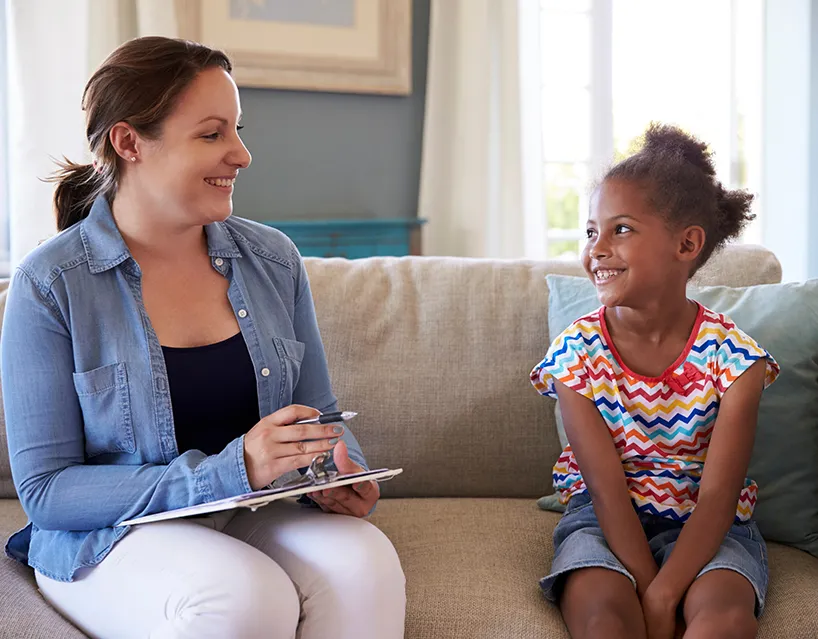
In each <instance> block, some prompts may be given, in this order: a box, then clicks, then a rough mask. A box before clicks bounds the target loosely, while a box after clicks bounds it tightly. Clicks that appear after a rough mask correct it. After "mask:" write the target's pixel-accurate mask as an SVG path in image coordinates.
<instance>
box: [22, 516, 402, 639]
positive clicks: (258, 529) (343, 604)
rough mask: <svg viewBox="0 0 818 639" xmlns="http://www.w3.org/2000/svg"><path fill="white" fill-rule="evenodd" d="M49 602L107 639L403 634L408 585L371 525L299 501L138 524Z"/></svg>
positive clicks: (323, 638) (46, 587)
mask: <svg viewBox="0 0 818 639" xmlns="http://www.w3.org/2000/svg"><path fill="white" fill-rule="evenodd" d="M36 577H37V584H38V585H39V587H40V591H41V592H42V594H43V595H44V596H45V598H46V599H47V600H48V601H49V603H51V605H53V606H54V607H55V608H56V609H57V610H59V611H60V612H61V613H62V614H63V615H64V616H65V617H67V618H68V619H70V620H71V621H72V622H73V623H74V624H76V625H77V626H78V627H79V628H81V629H82V630H83V631H84V632H85V633H86V634H88V635H90V636H92V637H97V638H100V639H107V638H113V639H128V638H131V637H140V638H143V637H150V638H151V639H170V638H172V637H173V638H177V637H178V638H185V639H187V638H191V639H193V638H195V639H206V638H208V637H214V638H216V637H217V638H218V639H232V638H236V639H242V638H244V637H248V638H251V637H252V638H255V637H259V638H261V637H264V638H271V639H272V638H276V639H277V638H278V637H282V638H287V639H290V638H292V637H298V638H299V639H347V638H348V639H353V638H354V639H393V638H394V639H397V638H398V637H403V623H404V612H405V608H406V594H405V588H404V586H405V581H404V576H403V571H402V570H401V566H400V561H399V559H398V555H397V553H396V552H395V549H394V547H393V546H392V544H391V542H390V541H389V540H388V539H387V538H386V536H385V535H384V534H383V533H382V532H381V531H380V530H378V529H377V528H376V527H375V526H373V525H372V524H370V523H369V522H367V521H364V520H361V519H356V518H354V517H348V516H345V515H335V514H326V513H324V512H322V511H320V510H318V509H311V508H303V507H301V506H299V505H297V504H294V503H291V502H290V503H282V502H278V503H273V504H270V505H268V506H265V507H264V508H260V509H259V510H258V511H256V512H255V513H253V512H250V511H245V510H242V511H241V512H239V513H238V514H235V512H234V511H231V512H229V513H217V514H216V515H215V516H212V517H208V518H205V519H201V520H196V521H195V522H194V521H183V520H175V521H168V522H162V523H156V524H147V525H142V526H135V527H134V528H133V529H132V530H131V531H130V532H129V533H128V534H127V535H125V537H124V538H123V539H122V540H120V541H119V543H118V544H116V546H114V548H113V549H112V550H111V553H110V554H109V555H108V556H107V557H106V558H105V559H104V560H103V561H102V562H101V563H100V564H99V565H97V566H95V567H93V568H85V569H82V570H80V572H79V573H78V575H77V576H76V578H75V580H74V581H73V582H70V583H66V582H60V581H54V580H52V579H49V578H48V577H45V576H43V575H41V574H39V573H37V575H36Z"/></svg>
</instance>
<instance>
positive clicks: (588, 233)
mask: <svg viewBox="0 0 818 639" xmlns="http://www.w3.org/2000/svg"><path fill="white" fill-rule="evenodd" d="M595 233H596V231H594V229H585V237H587V238H588V239H589V240H590V239H591V238H592V237H593V236H594V234H595Z"/></svg>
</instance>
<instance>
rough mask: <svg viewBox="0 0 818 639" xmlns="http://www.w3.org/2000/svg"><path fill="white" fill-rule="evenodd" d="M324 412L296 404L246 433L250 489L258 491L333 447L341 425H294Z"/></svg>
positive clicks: (277, 412)
mask: <svg viewBox="0 0 818 639" xmlns="http://www.w3.org/2000/svg"><path fill="white" fill-rule="evenodd" d="M320 414H321V413H320V412H319V411H317V410H315V409H314V408H310V407H308V406H300V405H298V404H293V405H291V406H287V407H286V408H282V409H280V410H277V411H276V412H275V413H273V414H272V415H268V416H267V417H265V418H264V419H262V420H261V421H259V423H258V424H256V425H255V426H253V428H251V429H250V431H249V432H248V433H247V434H246V435H245V436H244V464H245V466H246V467H247V481H248V482H249V483H250V488H252V489H253V490H259V489H261V488H263V487H264V486H267V485H269V484H271V483H273V482H274V481H275V480H276V479H278V478H279V477H281V475H283V474H284V473H287V472H289V471H291V470H296V469H298V468H303V467H305V466H309V465H310V462H312V460H313V458H314V457H315V456H316V455H319V454H320V453H323V452H326V451H328V450H332V449H333V447H334V446H335V444H336V443H338V438H340V437H341V434H342V433H343V432H344V427H343V426H341V425H340V424H294V423H293V422H297V421H299V420H302V419H310V418H311V417H317V416H318V415H320Z"/></svg>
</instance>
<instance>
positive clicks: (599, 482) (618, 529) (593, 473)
mask: <svg viewBox="0 0 818 639" xmlns="http://www.w3.org/2000/svg"><path fill="white" fill-rule="evenodd" d="M554 386H555V387H556V390H557V395H558V396H559V400H560V410H561V411H562V416H563V421H564V422H565V433H566V435H567V436H568V441H569V442H570V443H571V448H572V450H573V451H574V455H575V456H576V459H577V464H579V467H580V470H581V471H582V477H583V479H584V480H585V485H586V486H587V487H588V492H589V493H590V494H591V498H592V500H593V503H594V511H595V512H596V515H597V518H598V519H599V524H600V526H601V527H602V532H603V534H604V535H605V541H607V542H608V546H610V548H611V550H612V551H613V553H614V555H616V557H617V558H618V559H619V561H621V562H622V565H624V566H625V568H626V569H627V570H628V572H630V573H631V575H633V576H634V578H635V579H636V588H637V591H638V593H639V596H640V597H641V596H642V595H643V594H644V593H645V591H646V590H647V588H648V586H649V585H650V583H651V582H652V581H653V578H654V577H655V576H656V573H657V572H658V568H657V566H656V562H655V561H654V559H653V554H652V553H651V551H650V547H649V546H648V540H647V537H645V531H644V530H643V529H642V524H641V522H640V521H639V517H638V516H637V514H636V511H635V510H634V508H633V505H632V503H631V498H630V496H629V495H628V485H627V482H626V480H625V471H624V470H623V469H622V462H621V461H620V459H619V454H618V453H617V452H616V446H615V445H614V442H613V439H612V438H611V434H610V432H609V431H608V427H607V426H606V424H605V421H604V420H603V419H602V415H600V414H599V411H598V410H597V407H596V405H595V404H594V403H593V402H592V401H591V400H590V399H588V398H587V397H583V396H582V395H580V394H579V393H577V392H575V391H573V390H571V389H570V388H568V387H567V386H565V385H564V384H562V383H561V382H557V381H555V382H554Z"/></svg>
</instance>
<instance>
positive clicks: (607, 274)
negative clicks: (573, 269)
mask: <svg viewBox="0 0 818 639" xmlns="http://www.w3.org/2000/svg"><path fill="white" fill-rule="evenodd" d="M616 275H619V271H597V272H596V278H597V279H598V280H608V279H611V278H612V277H614V276H616Z"/></svg>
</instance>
